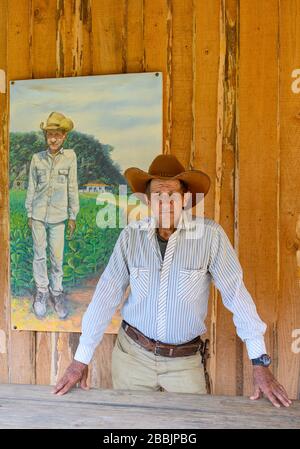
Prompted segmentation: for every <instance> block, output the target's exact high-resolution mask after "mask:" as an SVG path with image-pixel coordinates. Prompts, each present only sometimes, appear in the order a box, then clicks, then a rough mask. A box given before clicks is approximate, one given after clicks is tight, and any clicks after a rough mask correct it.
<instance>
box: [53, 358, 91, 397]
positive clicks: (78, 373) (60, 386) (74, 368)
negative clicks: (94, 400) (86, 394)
mask: <svg viewBox="0 0 300 449" xmlns="http://www.w3.org/2000/svg"><path fill="white" fill-rule="evenodd" d="M87 377H88V365H86V364H85V363H81V362H78V361H77V360H73V362H72V363H71V364H70V365H69V366H68V368H67V369H66V371H65V373H64V375H63V376H62V378H61V379H60V380H59V381H58V382H57V384H56V386H55V389H54V390H53V391H52V393H53V394H57V395H59V396H61V395H63V394H65V393H67V392H68V391H69V390H70V389H71V388H72V387H74V386H75V385H76V384H77V383H78V382H80V386H81V388H83V389H84V390H88V389H89V387H88V385H87V383H86V381H87Z"/></svg>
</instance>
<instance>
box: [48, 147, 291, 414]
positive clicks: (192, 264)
mask: <svg viewBox="0 0 300 449" xmlns="http://www.w3.org/2000/svg"><path fill="white" fill-rule="evenodd" d="M125 176H126V178H127V181H128V183H129V185H130V187H131V189H132V191H133V192H135V193H136V194H138V193H142V192H146V194H147V195H148V204H149V205H150V206H151V209H152V212H153V216H152V217H151V218H150V219H146V220H140V221H137V222H136V223H135V225H134V226H131V224H129V225H127V226H126V227H125V228H124V230H122V232H121V233H120V236H119V239H118V241H117V243H116V245H115V248H114V251H113V253H112V255H111V258H110V260H109V263H108V265H107V267H106V269H105V271H104V272H103V274H102V276H101V278H100V280H99V282H98V284H97V287H96V291H95V293H94V296H93V298H92V301H91V303H90V304H89V307H88V309H87V311H86V313H85V315H84V317H83V321H82V335H81V337H80V344H79V346H78V348H77V351H76V354H75V357H74V361H73V362H72V363H71V365H70V366H69V367H68V368H67V370H66V372H65V374H64V376H63V377H62V379H61V380H60V381H59V382H58V383H57V385H56V387H55V389H54V393H55V394H64V393H66V392H67V391H68V390H69V389H70V388H71V387H72V386H74V385H75V384H76V383H77V382H80V384H81V387H82V388H84V389H86V388H88V387H87V383H86V379H87V374H88V364H89V363H90V361H91V359H92V356H93V352H94V350H95V348H96V346H97V344H98V343H99V341H100V340H101V338H102V336H103V333H104V331H105V328H106V326H107V325H108V323H109V322H110V320H111V317H112V315H113V313H114V311H115V309H116V307H117V305H118V304H119V303H120V301H121V299H122V297H123V294H124V292H125V289H126V287H127V286H128V284H130V287H131V292H130V295H129V297H128V300H127V301H126V302H125V304H124V305H123V307H122V311H121V313H122V316H123V322H122V326H121V328H120V331H119V333H118V337H117V340H116V344H115V347H114V349H113V355H112V380H113V386H114V388H118V389H135V390H152V391H154V390H158V389H160V388H161V387H162V388H163V389H165V390H167V391H174V392H184V393H206V386H205V377H204V369H203V365H202V362H201V358H200V354H199V350H200V349H201V346H202V344H203V342H202V340H201V338H200V337H199V336H200V335H201V334H204V333H205V331H206V328H205V324H204V320H205V318H206V312H207V302H208V297H209V290H210V282H211V280H213V281H214V283H215V285H216V287H217V288H218V289H219V290H220V292H221V294H222V300H223V303H224V305H225V306H226V307H227V308H228V309H229V310H230V311H231V312H232V313H233V319H234V323H235V325H236V328H237V333H238V335H239V336H240V338H241V339H242V340H243V341H245V343H246V346H247V350H248V355H249V358H250V359H252V363H253V379H254V395H253V396H252V399H258V398H259V397H260V395H261V394H262V393H265V394H266V396H267V397H268V398H269V399H270V401H271V402H272V403H273V404H274V405H275V406H277V407H278V406H280V404H282V405H284V406H289V405H290V403H291V401H290V400H289V398H288V396H287V393H286V392H285V390H284V388H283V387H282V386H281V385H280V384H279V383H278V382H277V381H276V380H275V378H274V377H273V375H272V374H271V372H270V371H269V368H268V365H269V364H270V358H269V357H268V356H267V355H266V354H265V353H266V348H265V342H264V337H263V335H264V332H265V330H266V325H265V323H263V322H262V321H261V319H260V318H259V316H258V314H257V311H256V308H255V305H254V302H253V300H252V298H251V296H250V294H249V292H248V291H247V290H246V287H245V285H244V283H243V278H242V269H241V266H240V264H239V261H238V259H237V256H236V253H235V251H234V249H233V247H232V246H231V244H230V241H229V239H228V237H227V235H226V234H225V232H224V230H223V228H222V227H221V226H220V225H219V224H217V223H216V222H214V221H213V220H211V219H207V218H201V217H200V221H199V220H198V218H197V219H196V220H197V221H196V223H195V220H190V221H189V222H187V223H185V220H184V219H183V218H184V214H186V212H187V210H185V212H184V213H183V212H182V205H183V206H184V207H185V208H186V207H187V206H188V204H189V206H194V205H195V204H196V203H197V201H198V199H197V195H196V193H197V192H202V193H203V194H204V195H205V194H207V192H208V190H209V186H210V180H209V177H208V176H207V175H206V174H204V173H202V172H201V171H199V170H189V171H185V170H184V167H183V166H182V165H181V164H180V163H179V161H178V160H177V159H176V157H174V156H172V155H159V156H158V157H156V158H155V159H154V161H153V162H152V164H151V165H150V167H149V171H148V173H147V172H144V171H143V170H140V169H138V168H134V167H132V168H129V169H127V170H126V171H125ZM170 194H171V198H172V200H171V201H168V199H169V195H170ZM189 200H191V201H190V203H188V201H189ZM167 221H169V225H166V222H167ZM197 223H198V224H199V223H200V224H201V223H202V226H200V227H199V226H198V227H197V226H196V224H197ZM156 228H157V229H156ZM224 344H226V342H224Z"/></svg>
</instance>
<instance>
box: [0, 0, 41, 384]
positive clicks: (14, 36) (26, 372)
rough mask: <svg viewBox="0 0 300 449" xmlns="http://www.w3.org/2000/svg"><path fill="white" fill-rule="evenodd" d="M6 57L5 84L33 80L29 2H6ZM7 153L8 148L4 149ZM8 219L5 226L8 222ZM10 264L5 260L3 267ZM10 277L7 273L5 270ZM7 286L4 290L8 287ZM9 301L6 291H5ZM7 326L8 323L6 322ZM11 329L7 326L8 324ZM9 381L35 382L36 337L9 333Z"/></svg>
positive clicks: (26, 333) (27, 333)
mask: <svg viewBox="0 0 300 449" xmlns="http://www.w3.org/2000/svg"><path fill="white" fill-rule="evenodd" d="M7 19H8V28H7V29H8V41H7V52H8V55H9V59H8V68H7V78H8V80H17V79H27V78H32V73H33V72H32V47H31V43H32V34H31V33H32V27H31V19H32V4H31V1H30V0H24V1H23V2H21V3H20V2H18V1H16V0H11V1H9V2H8V16H7ZM6 151H7V152H8V147H6ZM8 220H9V219H8V217H7V222H8ZM6 263H9V259H7V260H5V261H4V263H3V265H5V264H6ZM7 273H9V270H7ZM8 282H9V280H8V281H7V283H5V284H4V286H6V285H7V286H8ZM4 295H5V296H7V298H8V297H9V290H4ZM9 323H10V321H9ZM9 326H10V324H9ZM9 380H10V382H16V383H18V382H20V383H24V382H26V383H34V382H35V334H34V332H28V331H15V330H10V331H9Z"/></svg>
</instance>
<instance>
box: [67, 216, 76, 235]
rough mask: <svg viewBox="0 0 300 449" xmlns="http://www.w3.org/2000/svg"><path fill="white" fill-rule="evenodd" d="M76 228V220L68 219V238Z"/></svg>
mask: <svg viewBox="0 0 300 449" xmlns="http://www.w3.org/2000/svg"><path fill="white" fill-rule="evenodd" d="M75 228H76V221H75V220H71V219H70V220H68V233H69V238H72V236H73V234H74V231H75Z"/></svg>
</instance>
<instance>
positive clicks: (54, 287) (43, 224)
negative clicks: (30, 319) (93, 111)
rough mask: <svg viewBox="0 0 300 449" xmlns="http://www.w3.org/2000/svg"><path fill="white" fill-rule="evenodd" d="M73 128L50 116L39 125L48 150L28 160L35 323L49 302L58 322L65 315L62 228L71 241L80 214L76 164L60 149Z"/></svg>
mask: <svg viewBox="0 0 300 449" xmlns="http://www.w3.org/2000/svg"><path fill="white" fill-rule="evenodd" d="M73 126H74V125H73V122H72V120H70V119H69V118H67V117H65V116H64V115H63V114H61V113H59V112H52V113H51V114H50V115H49V117H48V119H47V122H46V125H44V123H43V122H42V123H41V124H40V127H41V129H42V130H43V131H44V135H45V140H46V144H47V149H46V150H45V151H41V152H40V153H35V154H34V155H33V157H32V160H31V164H30V172H29V182H28V190H27V197H26V202H25V207H26V210H27V215H28V224H29V226H30V228H31V230H32V238H33V277H34V281H35V284H36V294H35V297H34V301H33V310H34V313H35V314H36V316H37V317H38V318H43V317H44V316H45V315H46V312H47V303H48V299H49V298H50V300H51V302H52V303H53V306H54V309H55V311H56V313H57V315H58V317H59V318H60V319H65V318H66V317H67V315H68V308H67V305H66V300H65V294H64V291H63V286H62V279H63V251H64V238H65V237H64V235H65V222H66V220H68V232H69V236H70V237H72V235H73V233H74V230H75V227H76V221H75V220H76V216H77V214H78V211H79V197H78V184H77V159H76V154H75V152H74V151H73V150H66V149H64V148H63V143H64V141H65V139H66V137H67V133H68V132H69V131H71V130H72V129H73ZM48 245H49V253H50V254H49V255H50V276H49V277H50V283H49V279H48V274H47V254H46V248H47V246H48Z"/></svg>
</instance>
